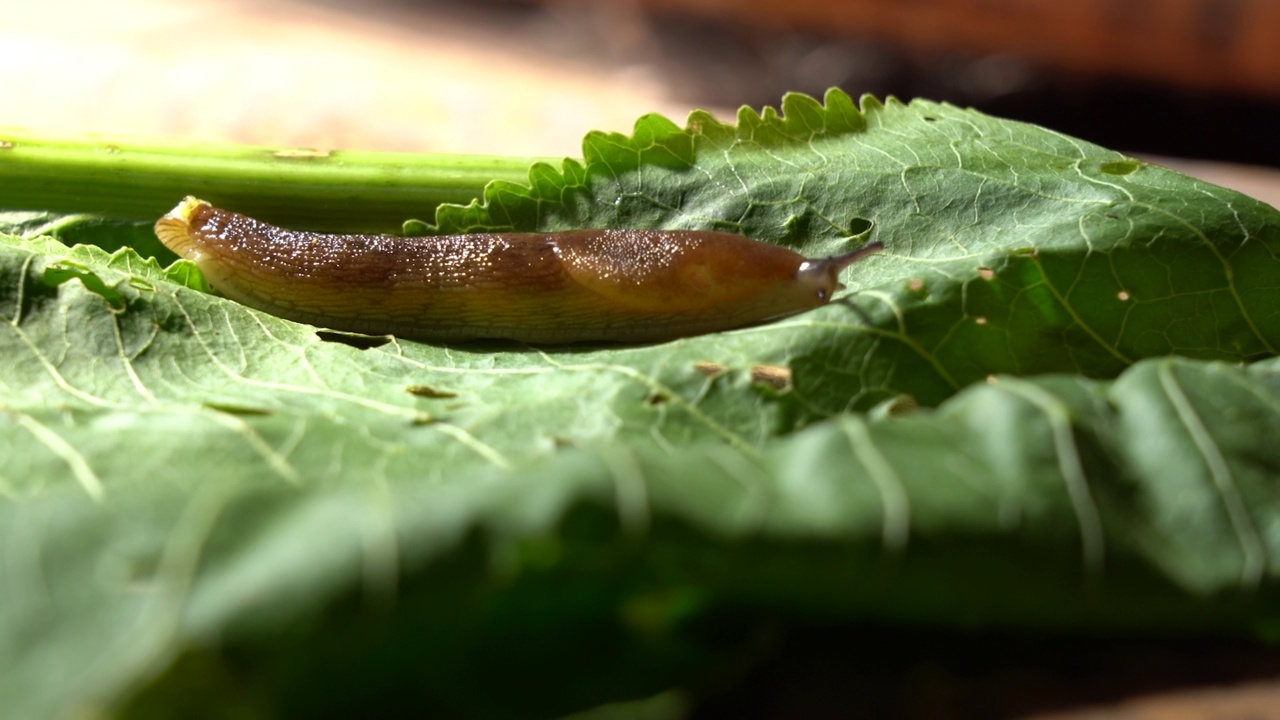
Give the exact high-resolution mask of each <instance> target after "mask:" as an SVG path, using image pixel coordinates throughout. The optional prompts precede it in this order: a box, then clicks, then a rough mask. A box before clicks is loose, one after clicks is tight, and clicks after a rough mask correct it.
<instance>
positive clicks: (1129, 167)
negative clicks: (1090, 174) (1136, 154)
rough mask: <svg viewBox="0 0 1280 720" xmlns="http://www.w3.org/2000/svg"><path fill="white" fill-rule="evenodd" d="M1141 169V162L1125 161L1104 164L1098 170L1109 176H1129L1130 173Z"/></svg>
mask: <svg viewBox="0 0 1280 720" xmlns="http://www.w3.org/2000/svg"><path fill="white" fill-rule="evenodd" d="M1140 167H1142V163H1141V162H1139V161H1137V160H1133V159H1125V160H1116V161H1115V162H1108V163H1102V165H1101V166H1100V167H1099V168H1098V169H1099V170H1101V171H1102V172H1104V173H1106V174H1108V175H1128V174H1129V173H1132V172H1135V171H1136V170H1137V169H1138V168H1140Z"/></svg>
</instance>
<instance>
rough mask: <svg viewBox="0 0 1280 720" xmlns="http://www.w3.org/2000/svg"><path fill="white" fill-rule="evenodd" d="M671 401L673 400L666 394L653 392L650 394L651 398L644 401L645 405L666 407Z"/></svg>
mask: <svg viewBox="0 0 1280 720" xmlns="http://www.w3.org/2000/svg"><path fill="white" fill-rule="evenodd" d="M670 400H671V398H670V397H669V396H668V395H667V394H666V393H661V392H652V393H649V397H647V398H645V399H644V403H645V404H646V405H650V406H656V405H665V404H667V403H668V402H669V401H670Z"/></svg>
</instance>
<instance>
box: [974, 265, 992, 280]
mask: <svg viewBox="0 0 1280 720" xmlns="http://www.w3.org/2000/svg"><path fill="white" fill-rule="evenodd" d="M978 277H980V278H982V279H983V280H995V279H996V271H995V270H992V269H991V268H989V267H980V268H978Z"/></svg>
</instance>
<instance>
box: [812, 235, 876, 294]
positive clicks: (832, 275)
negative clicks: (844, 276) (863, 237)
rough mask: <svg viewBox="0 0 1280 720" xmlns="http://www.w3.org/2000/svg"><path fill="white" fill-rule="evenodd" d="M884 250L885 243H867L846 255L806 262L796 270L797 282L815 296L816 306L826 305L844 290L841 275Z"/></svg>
mask: <svg viewBox="0 0 1280 720" xmlns="http://www.w3.org/2000/svg"><path fill="white" fill-rule="evenodd" d="M883 249H884V243H882V242H873V243H867V244H866V245H863V246H862V247H860V248H858V249H857V250H854V251H853V252H850V253H845V254H844V255H836V256H835V257H826V258H823V259H821V260H805V261H804V262H802V263H800V268H799V269H798V270H796V282H798V283H799V284H800V285H801V286H803V287H804V288H805V290H806V291H808V292H810V293H812V294H813V297H815V298H816V299H817V302H815V303H814V305H815V306H816V305H826V304H827V303H829V302H831V297H832V296H833V295H835V294H836V291H838V290H843V289H844V285H842V284H841V283H840V273H841V272H842V271H843V270H844V269H845V268H847V267H849V266H850V265H852V264H854V263H856V262H858V261H859V260H861V259H863V258H865V257H866V256H868V255H871V254H873V253H877V252H880V251H881V250H883Z"/></svg>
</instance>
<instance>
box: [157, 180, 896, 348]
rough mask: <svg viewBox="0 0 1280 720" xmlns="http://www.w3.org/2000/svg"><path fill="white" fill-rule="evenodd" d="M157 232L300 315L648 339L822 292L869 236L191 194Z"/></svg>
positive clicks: (234, 288) (218, 274) (809, 304)
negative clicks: (498, 226) (810, 237)
mask: <svg viewBox="0 0 1280 720" xmlns="http://www.w3.org/2000/svg"><path fill="white" fill-rule="evenodd" d="M156 235H157V236H158V237H159V238H160V241H161V242H163V243H164V244H165V245H167V246H168V247H169V248H170V249H171V250H173V251H174V252H176V253H177V254H179V255H181V256H182V257H185V258H187V259H189V260H191V261H193V262H195V263H196V265H197V266H199V268H200V270H201V272H202V273H204V275H205V277H206V278H207V279H208V280H209V282H210V283H211V284H212V285H213V286H214V287H215V288H216V289H217V290H218V291H219V292H221V293H222V294H223V295H225V296H227V297H229V298H231V299H232V300H236V301H238V302H241V303H243V304H245V305H248V306H250V307H254V308H258V309H260V310H264V311H266V312H269V313H271V314H273V315H278V316H280V317H284V318H288V319H290V320H296V321H299V322H305V323H310V324H313V325H319V326H321V327H328V328H333V329H336V330H349V331H353V332H361V333H368V334H374V335H381V334H393V335H397V336H400V337H403V338H409V339H415V340H426V341H445V342H447V341H465V340H477V339H483V338H494V339H506V340H516V341H521V342H528V343H534V344H553V343H575V342H596V341H607V342H654V341H659V340H668V339H671V338H677V337H685V336H689V335H699V334H702V333H707V332H714V331H717V330H727V329H730V328H736V327H741V326H744V325H752V324H755V323H759V322H763V321H766V320H770V319H774V318H778V317H782V316H785V315H792V314H794V313H797V312H801V311H803V310H807V309H810V308H814V307H817V306H819V305H824V304H826V303H827V302H829V301H830V300H831V296H832V295H833V294H834V293H835V292H836V291H837V290H839V289H841V288H842V287H843V286H842V285H841V284H840V281H839V274H840V271H841V270H843V269H844V268H845V267H847V266H849V265H851V264H852V263H853V262H855V261H856V260H858V259H859V258H861V257H864V256H865V255H868V254H870V253H872V252H875V251H877V250H879V249H880V248H881V247H882V246H881V245H880V243H872V244H870V245H867V246H865V247H863V248H861V249H859V250H856V251H854V252H852V253H849V254H848V255H842V256H839V257H834V258H826V259H824V260H806V259H805V258H804V257H803V256H801V255H799V254H797V253H795V252H792V251H791V250H788V249H786V248H782V247H778V246H776V245H769V244H767V243H761V242H757V241H755V240H751V239H748V238H744V237H742V236H739V235H733V234H730V233H721V232H700V231H670V230H667V231H661V230H575V231H570V232H561V233H543V234H540V233H493V234H474V235H450V236H436V237H394V236H390V235H326V234H320V233H311V232H293V231H289V230H284V229H281V228H278V227H274V226H272V225H268V224H266V223H263V222H259V221H257V220H253V219H251V218H248V217H245V216H243V215H238V214H236V213H232V212H228V211H225V210H219V209H217V208H214V207H212V206H211V205H209V204H208V203H206V202H204V201H202V200H197V199H196V198H192V197H188V198H187V199H185V200H184V201H182V203H180V204H179V205H178V207H176V208H174V209H173V211H171V212H170V213H169V214H167V215H165V216H164V217H163V218H161V219H160V221H159V222H157V223H156Z"/></svg>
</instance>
